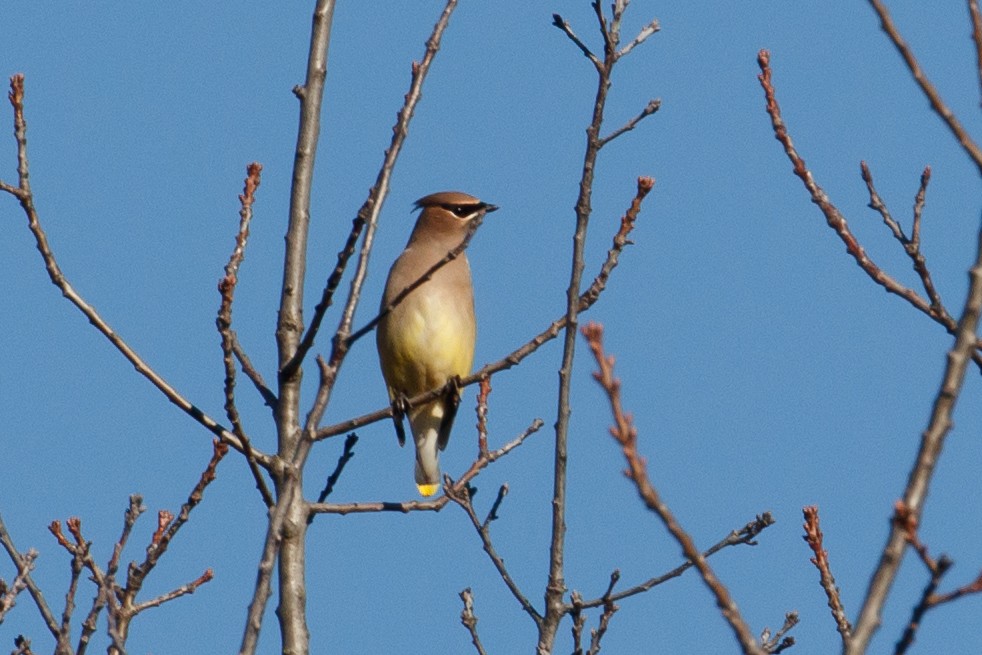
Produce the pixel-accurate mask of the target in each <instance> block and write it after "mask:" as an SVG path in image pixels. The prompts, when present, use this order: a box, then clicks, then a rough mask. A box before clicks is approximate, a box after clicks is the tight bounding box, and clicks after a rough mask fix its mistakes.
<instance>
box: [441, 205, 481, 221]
mask: <svg viewBox="0 0 982 655" xmlns="http://www.w3.org/2000/svg"><path fill="white" fill-rule="evenodd" d="M443 208H444V209H446V210H447V211H448V212H451V213H452V214H453V215H454V216H456V217H457V218H467V217H468V216H470V215H471V214H473V213H474V211H475V209H477V208H476V207H474V205H443Z"/></svg>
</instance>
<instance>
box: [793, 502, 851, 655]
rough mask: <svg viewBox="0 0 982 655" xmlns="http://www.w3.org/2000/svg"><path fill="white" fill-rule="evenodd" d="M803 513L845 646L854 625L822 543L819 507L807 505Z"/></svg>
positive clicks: (807, 541)
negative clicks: (843, 605)
mask: <svg viewBox="0 0 982 655" xmlns="http://www.w3.org/2000/svg"><path fill="white" fill-rule="evenodd" d="M802 513H803V514H804V515H805V526H804V527H805V536H804V540H805V543H807V544H808V547H809V548H811V549H812V552H813V553H815V557H812V558H811V563H812V564H814V565H815V568H817V569H818V573H819V576H820V578H821V583H822V589H824V590H825V596H826V597H827V598H828V600H829V603H828V604H829V609H830V610H832V618H834V619H835V625H836V629H837V630H838V631H839V636H840V637H841V638H842V645H843V647H845V645H846V644H847V643H848V642H849V637H850V633H851V632H852V626H851V625H849V619H848V618H847V617H846V611H845V609H843V607H842V599H841V597H840V596H839V588H838V587H836V586H835V578H834V577H832V571H831V569H830V568H829V554H828V552H827V551H826V550H825V547H824V545H823V543H822V540H823V538H824V536H823V535H822V528H821V526H820V525H819V520H818V507H815V506H809V507H805V508H804V509H803V510H802Z"/></svg>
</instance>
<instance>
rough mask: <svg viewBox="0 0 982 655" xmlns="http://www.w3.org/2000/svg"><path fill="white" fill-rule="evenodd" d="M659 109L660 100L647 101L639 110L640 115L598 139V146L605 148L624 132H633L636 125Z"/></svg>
mask: <svg viewBox="0 0 982 655" xmlns="http://www.w3.org/2000/svg"><path fill="white" fill-rule="evenodd" d="M660 108H661V100H660V99H658V98H655V99H654V100H649V101H648V104H647V105H645V107H644V109H642V110H641V113H639V114H638V115H637V116H635V117H634V118H632V119H631V120H629V121H628V122H626V123H624V125H622V126H621V127H619V128H617V129H616V130H614V131H613V132H611V133H610V134H608V135H607V136H605V137H601V138H600V145H601V146H605V145H607V144H608V143H610V142H611V141H613V140H614V139H616V138H617V137H619V136H621V135H622V134H624V133H625V132H630V131H631V130H633V129H634V128H635V127H637V126H638V123H640V122H641V121H643V120H644V119H645V118H647V117H648V116H651V115H652V114H654V113H655V112H656V111H658V110H659V109H660Z"/></svg>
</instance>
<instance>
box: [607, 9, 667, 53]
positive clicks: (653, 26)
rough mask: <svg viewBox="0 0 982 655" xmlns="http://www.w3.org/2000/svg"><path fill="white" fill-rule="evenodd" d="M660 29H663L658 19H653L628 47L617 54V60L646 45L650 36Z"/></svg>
mask: <svg viewBox="0 0 982 655" xmlns="http://www.w3.org/2000/svg"><path fill="white" fill-rule="evenodd" d="M660 29H661V24H660V23H659V22H658V19H657V18H655V19H652V21H651V22H650V23H648V24H647V25H645V26H644V27H642V28H641V31H640V32H638V35H637V36H636V37H634V38H633V39H632V40H631V42H630V43H628V44H627V45H626V46H624V47H623V48H621V49H620V50H619V51H618V52H617V58H618V59H620V58H621V57H623V56H624V55H626V54H627V53H629V52H631V51H632V50H634V49H635V48H636V47H638V46H639V45H641V44H642V43H644V42H645V41H646V40H647V38H648V37H649V36H651V35H652V34H654V33H655V32H657V31H659V30H660Z"/></svg>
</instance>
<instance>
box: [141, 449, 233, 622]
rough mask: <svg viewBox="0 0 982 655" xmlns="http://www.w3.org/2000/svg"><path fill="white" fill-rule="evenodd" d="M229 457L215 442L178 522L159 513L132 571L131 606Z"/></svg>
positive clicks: (168, 513)
mask: <svg viewBox="0 0 982 655" xmlns="http://www.w3.org/2000/svg"><path fill="white" fill-rule="evenodd" d="M227 453H228V446H227V445H226V444H224V443H222V442H221V441H218V440H217V439H216V440H215V441H214V442H213V451H212V456H211V459H210V460H209V461H208V465H207V466H206V467H205V470H204V471H202V473H201V477H200V478H199V479H198V482H197V484H195V486H194V489H192V490H191V493H190V494H189V495H188V499H187V500H186V501H185V502H184V504H183V505H181V511H180V513H179V514H178V516H177V518H174V515H173V514H171V513H170V512H168V511H166V510H162V511H161V512H159V513H158V519H157V530H156V531H155V532H154V534H153V537H152V539H151V542H150V545H148V546H147V555H146V558H145V559H144V560H143V562H142V563H141V564H139V565H134V566H131V567H130V570H129V575H128V577H127V581H126V589H125V592H124V593H125V596H126V598H127V602H126V604H127V605H133V600H134V599H135V598H136V594H137V593H138V592H139V591H140V589H141V588H142V587H143V581H144V580H145V579H146V577H147V575H149V573H150V571H152V570H153V568H154V567H155V566H156V565H157V562H158V561H159V560H160V558H161V556H163V554H164V553H165V552H167V548H168V546H169V545H170V543H171V541H173V539H174V537H175V536H176V535H177V533H178V532H179V531H180V529H181V528H182V527H183V526H184V524H185V523H187V521H188V519H189V518H190V516H191V512H192V511H193V510H194V508H195V507H197V506H198V504H199V503H200V502H201V500H202V498H203V497H204V491H205V489H206V488H207V487H208V485H209V484H211V483H212V482H214V480H215V477H216V470H217V468H218V463H219V462H221V461H222V459H223V458H224V457H225V455H226V454H227Z"/></svg>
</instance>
